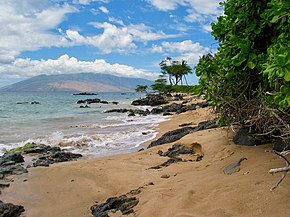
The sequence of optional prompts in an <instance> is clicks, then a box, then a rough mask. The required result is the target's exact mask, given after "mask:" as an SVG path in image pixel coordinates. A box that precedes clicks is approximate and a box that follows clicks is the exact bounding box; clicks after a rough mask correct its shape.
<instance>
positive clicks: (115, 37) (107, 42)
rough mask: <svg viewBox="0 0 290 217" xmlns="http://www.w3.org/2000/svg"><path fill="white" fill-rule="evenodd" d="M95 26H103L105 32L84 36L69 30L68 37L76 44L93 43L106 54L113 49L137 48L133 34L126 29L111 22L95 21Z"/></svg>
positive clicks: (123, 50)
mask: <svg viewBox="0 0 290 217" xmlns="http://www.w3.org/2000/svg"><path fill="white" fill-rule="evenodd" d="M94 26H95V27H96V28H103V29H104V31H103V33H102V34H100V35H96V36H83V35H80V34H79V32H77V31H74V30H67V31H66V35H67V38H68V39H69V40H71V42H72V43H74V44H77V45H91V46H94V47H96V48H98V49H100V51H101V52H102V53H106V54H108V53H111V52H112V51H113V50H114V51H118V52H121V53H122V52H128V51H130V50H132V49H134V48H136V45H135V44H134V42H133V37H132V35H130V34H128V32H127V31H126V29H122V28H121V29H120V28H117V27H116V26H114V25H112V24H110V23H95V24H94Z"/></svg>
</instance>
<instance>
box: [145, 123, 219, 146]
mask: <svg viewBox="0 0 290 217" xmlns="http://www.w3.org/2000/svg"><path fill="white" fill-rule="evenodd" d="M216 127H217V123H216V119H214V120H211V121H203V122H200V123H199V124H198V125H197V126H196V127H183V128H179V129H176V130H172V131H169V132H167V133H165V134H163V135H162V136H161V137H160V138H159V139H157V140H155V141H153V142H151V143H150V145H149V146H148V148H152V147H154V146H158V145H162V144H166V143H171V142H175V141H177V140H179V139H181V138H182V137H184V136H186V135H187V134H189V133H192V132H197V131H201V130H206V129H212V128H216Z"/></svg>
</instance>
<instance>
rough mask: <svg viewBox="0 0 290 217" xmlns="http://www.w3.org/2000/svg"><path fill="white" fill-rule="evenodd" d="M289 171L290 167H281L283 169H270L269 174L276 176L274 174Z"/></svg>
mask: <svg viewBox="0 0 290 217" xmlns="http://www.w3.org/2000/svg"><path fill="white" fill-rule="evenodd" d="M289 170H290V166H288V167H281V168H275V169H270V170H269V173H270V174H274V173H281V172H288V171H289Z"/></svg>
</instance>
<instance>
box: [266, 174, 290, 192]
mask: <svg viewBox="0 0 290 217" xmlns="http://www.w3.org/2000/svg"><path fill="white" fill-rule="evenodd" d="M286 175H287V172H285V173H284V174H283V175H282V177H281V178H280V180H279V181H278V182H277V183H276V184H275V185H274V186H273V187H272V188H271V189H270V191H274V190H275V189H276V188H277V187H278V186H279V185H280V184H281V182H282V181H283V179H285V177H286Z"/></svg>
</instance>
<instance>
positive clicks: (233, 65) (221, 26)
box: [195, 0, 290, 136]
mask: <svg viewBox="0 0 290 217" xmlns="http://www.w3.org/2000/svg"><path fill="white" fill-rule="evenodd" d="M222 6H223V7H224V15H223V16H220V17H218V22H217V23H215V24H212V29H213V31H212V35H213V36H214V37H215V39H216V40H217V41H218V42H219V47H218V51H217V53H216V54H215V55H212V54H208V55H204V56H203V57H202V58H201V59H200V61H199V63H198V65H197V66H196V68H195V69H196V74H197V75H198V76H200V92H202V93H205V95H206V98H207V99H209V100H211V101H212V102H213V104H214V105H215V107H216V109H217V110H218V111H219V112H220V113H221V121H223V122H226V123H228V124H229V123H238V124H242V125H249V126H251V127H255V128H256V130H258V131H260V133H262V134H268V135H270V134H277V131H279V135H284V134H285V133H286V134H287V135H288V136H289V134H290V133H289V129H290V128H289V121H290V112H289V110H290V109H289V105H290V53H289V50H290V24H289V20H290V1H287V0H261V1H255V0H227V1H225V2H224V3H222ZM278 125H279V127H278ZM287 132H288V133H287Z"/></svg>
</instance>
